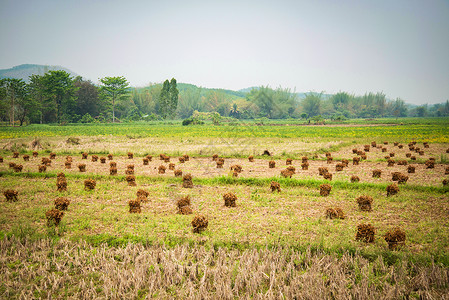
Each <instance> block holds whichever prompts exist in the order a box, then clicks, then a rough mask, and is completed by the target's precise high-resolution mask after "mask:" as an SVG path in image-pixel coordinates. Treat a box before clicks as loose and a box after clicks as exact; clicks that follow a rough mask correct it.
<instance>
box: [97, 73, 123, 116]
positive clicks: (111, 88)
mask: <svg viewBox="0 0 449 300" xmlns="http://www.w3.org/2000/svg"><path fill="white" fill-rule="evenodd" d="M100 82H101V83H102V84H103V85H102V86H101V91H102V92H103V93H104V95H106V97H107V98H108V99H109V100H110V101H111V104H112V123H115V105H116V102H117V101H118V100H120V99H122V98H125V97H126V96H128V94H129V83H128V81H127V80H126V78H125V77H123V76H117V77H104V78H101V79H100Z"/></svg>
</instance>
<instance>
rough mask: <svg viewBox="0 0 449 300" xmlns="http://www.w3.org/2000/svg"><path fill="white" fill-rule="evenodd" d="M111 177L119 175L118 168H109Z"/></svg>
mask: <svg viewBox="0 0 449 300" xmlns="http://www.w3.org/2000/svg"><path fill="white" fill-rule="evenodd" d="M109 175H117V168H116V167H109Z"/></svg>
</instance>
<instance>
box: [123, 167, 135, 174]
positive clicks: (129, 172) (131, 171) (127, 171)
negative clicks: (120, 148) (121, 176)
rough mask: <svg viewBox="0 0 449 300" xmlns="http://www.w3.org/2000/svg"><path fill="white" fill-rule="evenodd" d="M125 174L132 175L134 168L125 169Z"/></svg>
mask: <svg viewBox="0 0 449 300" xmlns="http://www.w3.org/2000/svg"><path fill="white" fill-rule="evenodd" d="M125 174H126V175H134V169H130V168H127V169H126V170H125Z"/></svg>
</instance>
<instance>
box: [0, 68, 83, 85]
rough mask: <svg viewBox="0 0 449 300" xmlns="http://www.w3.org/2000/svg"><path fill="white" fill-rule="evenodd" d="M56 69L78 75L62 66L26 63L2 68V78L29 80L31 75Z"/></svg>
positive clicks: (74, 75) (0, 72) (0, 73)
mask: <svg viewBox="0 0 449 300" xmlns="http://www.w3.org/2000/svg"><path fill="white" fill-rule="evenodd" d="M56 70H62V71H66V72H67V73H69V74H70V75H71V76H73V77H76V76H78V74H76V73H75V72H73V71H71V70H69V69H67V68H64V67H61V66H48V65H35V64H24V65H19V66H15V67H12V68H10V69H2V70H0V78H17V79H22V80H24V81H26V82H29V77H30V76H31V75H40V76H42V75H44V74H45V73H47V72H48V71H56Z"/></svg>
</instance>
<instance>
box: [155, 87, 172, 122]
mask: <svg viewBox="0 0 449 300" xmlns="http://www.w3.org/2000/svg"><path fill="white" fill-rule="evenodd" d="M158 109H159V110H158V113H159V115H161V117H162V118H164V119H166V118H167V117H168V115H169V110H170V81H168V79H167V80H165V81H164V83H163V85H162V90H161V94H160V95H159V101H158Z"/></svg>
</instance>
